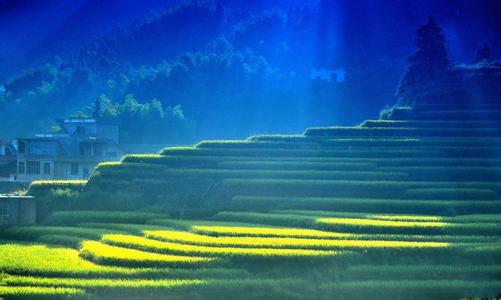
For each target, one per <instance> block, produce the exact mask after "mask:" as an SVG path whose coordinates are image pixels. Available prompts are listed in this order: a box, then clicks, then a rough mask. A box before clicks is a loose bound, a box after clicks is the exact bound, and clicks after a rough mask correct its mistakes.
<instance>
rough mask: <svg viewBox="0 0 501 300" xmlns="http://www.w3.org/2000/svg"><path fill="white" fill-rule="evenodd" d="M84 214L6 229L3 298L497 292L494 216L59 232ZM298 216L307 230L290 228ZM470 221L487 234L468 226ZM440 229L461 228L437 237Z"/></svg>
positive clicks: (170, 224)
mask: <svg viewBox="0 0 501 300" xmlns="http://www.w3.org/2000/svg"><path fill="white" fill-rule="evenodd" d="M79 213H80V212H74V213H73V212H65V213H58V214H54V215H53V217H52V222H55V221H56V219H59V220H57V223H59V224H60V225H58V226H35V227H12V228H9V229H6V230H4V231H3V234H4V235H5V236H8V237H9V239H10V241H4V242H3V244H1V245H0V257H2V260H1V261H0V271H2V272H3V273H2V274H3V275H2V276H1V277H0V282H1V287H0V293H1V294H2V295H3V296H7V297H8V299H11V298H12V299H14V298H20V299H24V298H36V299H39V298H44V299H54V298H64V299H67V298H76V299H80V298H89V297H90V298H97V299H101V298H109V297H111V298H117V299H118V298H120V299H125V298H127V299H144V297H145V295H146V296H147V297H149V298H163V297H167V296H170V297H174V296H181V297H198V296H201V295H204V297H228V296H229V295H231V296H232V297H239V298H245V297H248V298H259V297H261V296H264V295H266V296H267V297H276V298H285V297H287V298H298V299H300V298H312V299H313V298H326V299H327V298H331V297H332V295H338V296H339V297H343V298H344V297H363V296H364V293H367V292H370V293H371V294H372V296H371V297H381V298H385V297H396V298H405V295H412V298H415V297H425V298H449V297H450V296H451V295H452V296H457V297H459V296H479V295H483V296H489V295H490V296H495V295H497V293H499V289H500V287H501V265H499V264H497V263H499V261H501V260H499V259H500V258H501V255H500V254H501V247H500V246H499V245H500V244H501V241H500V236H499V234H498V232H497V231H495V230H494V231H492V230H491V229H489V228H490V227H489V225H491V224H493V223H491V222H497V221H498V218H499V216H498V215H480V216H479V215H470V216H468V215H465V216H461V217H458V219H457V220H456V219H455V218H451V217H440V216H429V215H393V214H392V215H386V214H370V213H358V214H353V213H339V212H332V213H328V212H325V211H300V210H298V211H274V212H273V213H266V214H260V213H248V212H231V213H230V212H226V213H220V214H218V215H216V216H215V217H214V220H204V221H200V220H177V219H172V218H169V217H168V216H165V215H164V216H162V217H161V218H159V217H160V215H151V218H150V219H148V218H143V219H142V220H141V222H140V224H134V223H118V221H121V219H120V218H119V217H117V218H116V219H114V218H113V217H112V215H113V213H112V212H110V213H109V214H108V215H107V218H106V219H104V218H100V217H99V213H92V212H86V214H87V216H88V219H92V220H94V221H97V220H101V221H103V222H93V223H90V222H87V223H84V222H82V223H78V224H71V225H72V226H63V225H64V224H61V223H64V222H69V220H71V219H72V218H68V217H69V216H71V215H72V214H75V216H76V215H77V214H79ZM117 215H118V214H117ZM88 219H85V220H88ZM216 219H217V220H216ZM236 219H238V221H239V222H238V223H236V222H235V223H232V222H231V221H232V220H236ZM296 219H299V220H303V226H293V227H292V226H291V227H288V226H287V223H288V221H287V220H292V221H294V222H297V220H296ZM85 220H84V221H85ZM222 220H224V221H222ZM374 221H380V222H374ZM245 222H248V223H245ZM279 223H280V224H281V226H278V224H279ZM471 223H475V224H476V225H478V226H479V228H480V229H479V228H475V230H470V231H468V230H464V229H463V228H464V226H465V225H468V224H470V225H471ZM158 224H165V225H158ZM296 225H297V224H296ZM482 225H486V226H487V227H486V228H488V229H484V227H483V226H482ZM444 226H445V227H447V226H452V228H455V227H454V226H460V228H461V230H457V231H455V230H452V231H447V230H446V231H443V232H442V231H440V232H433V230H435V229H436V228H437V227H438V228H442V227H444ZM366 227H370V228H372V229H373V231H375V232H378V233H374V234H367V233H366V232H364V229H365V228H366ZM466 228H468V226H466ZM388 229H392V230H391V231H390V232H387V230H388ZM395 229H396V231H395ZM361 230H362V231H361ZM409 230H411V233H409ZM414 230H418V231H420V230H424V231H423V232H420V234H414V232H413V231H414ZM430 230H431V231H430ZM482 230H486V231H485V232H483V231H482ZM479 232H480V233H483V234H479ZM90 233H92V234H90ZM33 240H35V241H34V242H33ZM14 241H17V242H14ZM23 241H26V242H23ZM27 241H29V242H27ZM311 266H315V268H314V269H311ZM305 292H308V295H306V294H305ZM197 295H198V296H197Z"/></svg>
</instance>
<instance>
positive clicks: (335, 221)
mask: <svg viewBox="0 0 501 300" xmlns="http://www.w3.org/2000/svg"><path fill="white" fill-rule="evenodd" d="M316 222H317V223H320V224H329V225H348V226H359V227H369V226H373V227H411V228H412V227H420V228H440V227H446V226H449V223H445V222H428V221H426V222H418V221H414V222H411V221H390V220H372V219H359V218H318V219H316Z"/></svg>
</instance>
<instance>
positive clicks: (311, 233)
mask: <svg viewBox="0 0 501 300" xmlns="http://www.w3.org/2000/svg"><path fill="white" fill-rule="evenodd" d="M191 228H192V230H193V231H194V232H197V233H202V234H209V235H228V236H263V237H301V238H347V237H349V236H350V235H351V234H349V233H339V232H328V231H321V230H315V229H300V228H271V227H238V226H199V225H194V226H192V227H191Z"/></svg>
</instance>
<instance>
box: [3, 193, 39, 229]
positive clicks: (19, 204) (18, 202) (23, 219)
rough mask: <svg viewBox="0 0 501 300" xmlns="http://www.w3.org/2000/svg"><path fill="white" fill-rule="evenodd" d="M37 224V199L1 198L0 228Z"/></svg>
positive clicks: (27, 197) (20, 197)
mask: <svg viewBox="0 0 501 300" xmlns="http://www.w3.org/2000/svg"><path fill="white" fill-rule="evenodd" d="M35 223H36V201H35V198H33V197H29V196H26V197H22V196H0V226H1V225H33V224H35Z"/></svg>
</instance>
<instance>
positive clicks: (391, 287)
mask: <svg viewBox="0 0 501 300" xmlns="http://www.w3.org/2000/svg"><path fill="white" fill-rule="evenodd" d="M500 286H501V282H500V281H495V280H492V281H475V280H473V281H463V280H444V279H442V280H399V281H392V280H374V281H372V280H368V281H349V282H339V283H329V284H324V285H322V286H321V287H320V289H321V291H323V292H324V296H325V297H329V296H336V297H339V298H340V299H362V298H366V297H368V296H369V295H370V298H371V299H409V298H414V299H460V298H463V297H495V296H496V295H498V293H499V287H500Z"/></svg>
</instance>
